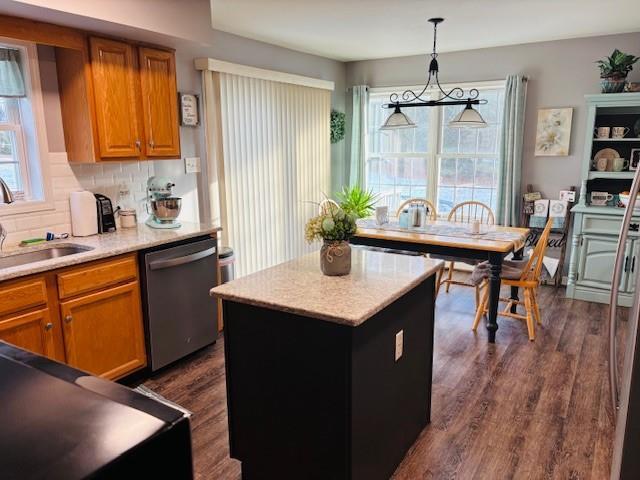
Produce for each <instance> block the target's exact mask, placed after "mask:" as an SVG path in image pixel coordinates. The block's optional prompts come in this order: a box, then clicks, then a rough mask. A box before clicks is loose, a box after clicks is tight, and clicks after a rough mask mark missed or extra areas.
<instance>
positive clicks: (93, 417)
mask: <svg viewBox="0 0 640 480" xmlns="http://www.w3.org/2000/svg"><path fill="white" fill-rule="evenodd" d="M0 385H1V387H0V404H1V405H2V408H1V409H0V422H1V424H2V430H1V431H0V451H1V452H2V455H0V472H1V473H0V476H1V477H2V478H3V479H7V478H12V479H13V478H15V479H18V478H19V479H32V478H33V479H36V478H43V479H44V478H46V479H53V478H60V479H62V478H64V479H65V480H73V479H80V478H86V477H89V476H92V475H94V474H96V472H100V471H101V469H103V468H105V467H106V466H108V465H109V464H111V463H113V462H116V461H118V459H120V458H122V457H123V456H124V455H127V454H129V453H130V452H131V451H132V450H133V449H135V448H137V447H138V446H139V445H141V444H144V443H145V442H148V441H149V440H150V439H152V438H154V437H157V436H158V435H161V434H162V433H163V432H166V431H168V430H170V429H171V428H173V427H174V426H175V425H176V424H178V423H180V422H188V419H187V418H186V417H185V415H184V414H183V412H180V411H178V410H176V409H173V408H171V407H169V406H167V405H164V404H162V403H159V402H157V401H155V400H153V399H150V398H148V397H146V396H144V395H142V394H139V393H137V392H134V391H132V390H130V389H128V388H127V387H124V386H122V385H119V384H116V383H113V382H110V381H107V380H104V379H101V378H97V377H93V376H91V375H88V374H85V373H84V372H81V371H78V370H75V369H73V368H71V367H68V366H66V365H63V364H60V363H57V362H54V361H51V360H48V359H46V358H44V357H40V356H37V355H34V354H31V353H29V352H26V351H24V350H21V349H18V348H15V347H13V346H10V345H8V344H6V343H3V342H0ZM189 448H190V447H189Z"/></svg>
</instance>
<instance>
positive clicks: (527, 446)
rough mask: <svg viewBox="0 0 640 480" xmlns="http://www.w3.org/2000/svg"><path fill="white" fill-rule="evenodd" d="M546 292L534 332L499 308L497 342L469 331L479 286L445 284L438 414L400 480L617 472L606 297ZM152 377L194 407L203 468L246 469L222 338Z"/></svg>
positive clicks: (201, 471)
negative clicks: (232, 442) (232, 418)
mask: <svg viewBox="0 0 640 480" xmlns="http://www.w3.org/2000/svg"><path fill="white" fill-rule="evenodd" d="M503 293H504V294H507V292H506V291H505V292H503ZM538 301H539V303H540V307H541V316H542V323H543V325H542V326H541V327H537V328H536V335H537V338H536V341H535V342H529V341H528V339H527V333H526V332H527V330H526V325H524V323H523V322H520V321H517V320H511V319H504V318H500V319H499V321H498V322H499V326H500V328H499V330H498V333H497V342H498V343H496V344H495V345H489V344H488V343H487V341H486V340H487V336H486V329H484V328H483V327H481V328H479V329H478V332H477V333H475V334H474V333H473V332H472V331H471V324H472V322H473V313H474V295H473V289H471V288H465V287H460V286H452V288H451V291H450V293H448V294H446V293H444V291H443V292H441V293H440V296H439V298H438V301H437V312H436V332H435V357H434V373H433V397H432V422H431V424H430V425H429V426H428V427H427V428H425V430H424V431H423V432H422V434H421V435H420V437H419V438H418V439H417V440H416V442H415V443H414V445H413V446H412V448H411V449H410V450H409V452H407V455H406V456H405V458H404V460H403V462H402V463H401V464H400V466H399V467H398V469H397V470H396V472H395V474H394V476H393V478H394V480H415V479H423V480H427V479H463V480H466V479H485V478H486V479H491V480H494V479H495V480H499V479H511V478H513V479H536V480H537V479H560V478H561V479H565V478H575V479H578V478H579V479H593V480H602V479H605V478H608V475H609V465H610V462H611V444H612V435H613V426H612V423H611V419H610V412H609V411H608V406H607V405H608V404H607V402H608V386H607V345H606V333H607V330H606V313H607V306H606V305H600V304H592V303H587V302H581V301H574V300H571V299H566V298H565V297H564V290H563V289H562V288H560V289H555V288H552V287H542V288H541V289H540V292H539V296H538ZM621 315H622V316H624V315H625V311H624V310H622V311H621ZM622 328H623V329H624V325H623V326H622ZM144 383H145V385H146V386H147V387H149V388H151V389H153V390H154V391H156V392H158V393H160V394H161V395H164V396H165V397H167V398H169V399H170V400H173V401H175V402H177V403H178V404H180V405H182V406H184V407H185V408H188V409H189V410H191V411H192V412H193V414H194V415H193V417H192V437H193V449H194V463H195V471H196V478H197V479H198V480H200V479H202V480H205V479H206V480H209V479H221V480H227V479H228V480H239V479H240V478H241V469H240V463H239V462H237V461H235V460H232V459H230V458H229V445H228V437H227V435H228V434H227V415H226V390H225V376H224V342H223V340H220V341H218V342H217V343H216V344H215V345H213V346H212V347H209V348H206V349H204V350H202V351H200V352H198V353H196V354H195V355H192V356H191V357H189V358H187V359H185V360H183V361H181V362H178V363H177V364H176V365H174V366H173V367H171V368H168V369H165V370H163V371H162V372H160V373H159V374H157V375H155V376H154V377H153V378H150V379H148V380H147V381H145V382H144ZM283 461H286V459H283Z"/></svg>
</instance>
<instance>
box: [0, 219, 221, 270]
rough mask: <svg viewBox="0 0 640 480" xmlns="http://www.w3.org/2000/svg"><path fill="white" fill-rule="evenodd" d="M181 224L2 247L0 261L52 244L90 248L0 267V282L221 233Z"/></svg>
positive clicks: (212, 227) (207, 227) (206, 226)
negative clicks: (3, 258)
mask: <svg viewBox="0 0 640 480" xmlns="http://www.w3.org/2000/svg"><path fill="white" fill-rule="evenodd" d="M181 223H182V226H181V227H180V228H174V229H156V228H151V227H148V226H146V225H144V224H139V225H138V226H137V228H121V229H119V230H118V231H116V232H114V233H104V234H98V235H92V236H90V237H69V238H68V239H66V240H54V241H52V242H46V243H44V244H40V245H37V246H34V247H12V248H5V249H4V250H3V252H2V254H0V258H1V257H5V256H7V255H11V254H16V253H26V252H31V251H34V250H42V249H43V248H47V247H51V246H54V245H55V246H65V245H81V246H83V247H90V248H91V250H87V251H85V252H81V253H75V254H73V255H67V256H64V257H59V258H52V259H48V260H42V261H40V262H33V263H27V264H25V265H19V266H15V267H7V268H0V281H2V280H8V279H10V278H16V277H22V276H25V275H30V274H32V273H39V272H45V271H48V270H53V269H56V268H60V267H66V266H69V265H77V264H79V263H84V262H90V261H92V260H98V259H101V258H107V257H113V256H115V255H120V254H123V253H128V252H134V251H137V250H143V249H145V248H150V247H155V246H157V245H162V244H165V243H172V242H176V241H179V240H185V239H187V238H193V237H198V236H201V235H207V234H211V233H213V232H217V231H219V230H220V227H219V226H216V225H213V224H208V223H191V222H181Z"/></svg>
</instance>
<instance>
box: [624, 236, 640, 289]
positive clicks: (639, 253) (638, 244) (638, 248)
mask: <svg viewBox="0 0 640 480" xmlns="http://www.w3.org/2000/svg"><path fill="white" fill-rule="evenodd" d="M631 244H632V245H631V247H630V248H629V263H628V264H627V270H628V280H627V285H626V288H625V290H626V291H627V292H629V293H633V292H634V291H635V290H636V273H637V271H638V269H639V268H640V239H637V240H633V241H632V242H631Z"/></svg>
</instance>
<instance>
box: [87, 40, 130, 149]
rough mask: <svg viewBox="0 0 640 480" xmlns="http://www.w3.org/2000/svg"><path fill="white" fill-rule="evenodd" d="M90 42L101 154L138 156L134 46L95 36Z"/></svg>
mask: <svg viewBox="0 0 640 480" xmlns="http://www.w3.org/2000/svg"><path fill="white" fill-rule="evenodd" d="M89 43H90V48H91V72H92V75H93V89H94V96H95V112H96V119H95V120H96V126H97V130H98V144H99V150H100V156H101V157H103V158H121V157H129V158H138V157H140V156H141V154H142V136H141V131H140V126H139V124H140V118H139V112H138V107H137V105H138V88H137V82H138V75H137V71H136V57H135V47H134V46H133V45H130V44H128V43H125V42H118V41H114V40H108V39H105V38H95V37H92V38H91V39H90V40H89Z"/></svg>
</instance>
